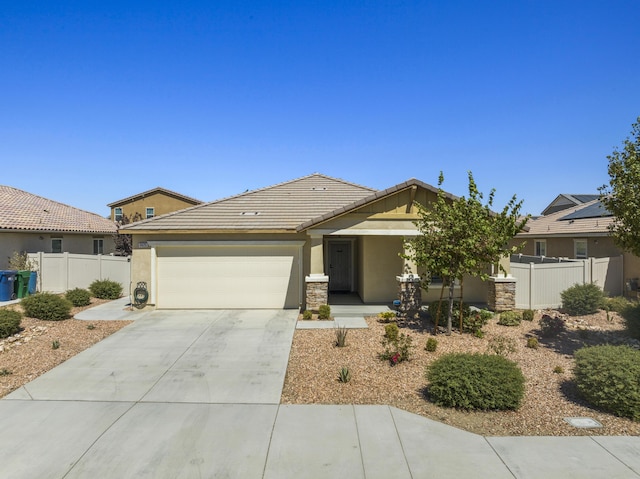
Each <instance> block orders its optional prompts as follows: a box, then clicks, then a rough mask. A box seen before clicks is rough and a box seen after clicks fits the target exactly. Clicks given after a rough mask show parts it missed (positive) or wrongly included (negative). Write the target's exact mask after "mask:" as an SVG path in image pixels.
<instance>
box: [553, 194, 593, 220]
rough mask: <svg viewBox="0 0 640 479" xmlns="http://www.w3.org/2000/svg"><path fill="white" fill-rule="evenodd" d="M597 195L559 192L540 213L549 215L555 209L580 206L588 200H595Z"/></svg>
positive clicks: (560, 209)
mask: <svg viewBox="0 0 640 479" xmlns="http://www.w3.org/2000/svg"><path fill="white" fill-rule="evenodd" d="M599 197H600V195H598V194H587V195H569V194H566V193H562V194H559V195H558V196H557V197H556V199H555V200H553V201H552V202H551V203H549V206H547V207H546V208H545V209H544V211H543V212H542V215H543V216H545V215H550V214H551V213H556V212H557V211H562V210H566V209H569V208H573V207H575V206H580V205H583V204H585V203H588V202H590V201H593V200H597V199H598V198H599Z"/></svg>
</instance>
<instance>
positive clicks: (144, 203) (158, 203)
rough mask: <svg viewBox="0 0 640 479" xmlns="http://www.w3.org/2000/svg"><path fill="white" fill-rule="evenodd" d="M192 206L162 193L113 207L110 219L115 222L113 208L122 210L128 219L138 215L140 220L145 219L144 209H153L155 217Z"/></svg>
mask: <svg viewBox="0 0 640 479" xmlns="http://www.w3.org/2000/svg"><path fill="white" fill-rule="evenodd" d="M191 206H194V205H193V203H191V202H187V201H184V200H180V199H178V198H175V197H173V196H168V195H166V194H164V193H152V194H150V195H149V196H146V197H144V198H138V199H135V200H133V201H131V202H129V203H124V204H121V205H117V206H114V207H113V208H111V219H112V220H113V221H115V212H114V210H115V208H116V207H118V208H122V213H123V214H124V215H126V216H127V217H128V218H129V219H131V218H133V216H134V215H135V214H136V213H138V214H140V216H142V219H145V218H146V208H154V209H155V216H160V215H164V214H166V213H171V212H173V211H178V210H183V209H185V208H189V207H191Z"/></svg>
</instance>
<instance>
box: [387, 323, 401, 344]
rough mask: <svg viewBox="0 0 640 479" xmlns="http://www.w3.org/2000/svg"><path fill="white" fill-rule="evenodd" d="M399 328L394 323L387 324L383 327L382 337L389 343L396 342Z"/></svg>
mask: <svg viewBox="0 0 640 479" xmlns="http://www.w3.org/2000/svg"><path fill="white" fill-rule="evenodd" d="M398 334H400V328H398V325H397V324H396V323H389V324H387V325H386V326H385V327H384V337H385V338H387V339H388V340H389V341H397V340H398Z"/></svg>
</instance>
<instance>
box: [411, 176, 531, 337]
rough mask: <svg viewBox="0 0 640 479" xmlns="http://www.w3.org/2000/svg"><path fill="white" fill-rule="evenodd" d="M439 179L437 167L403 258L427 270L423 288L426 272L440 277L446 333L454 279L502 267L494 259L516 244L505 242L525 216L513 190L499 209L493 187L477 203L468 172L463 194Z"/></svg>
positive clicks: (486, 273)
mask: <svg viewBox="0 0 640 479" xmlns="http://www.w3.org/2000/svg"><path fill="white" fill-rule="evenodd" d="M443 182H444V176H443V174H442V172H441V173H440V177H439V179H438V194H437V198H436V200H435V201H434V202H433V203H431V204H430V205H428V206H423V205H420V204H418V214H419V216H420V218H419V219H418V220H417V221H416V222H415V224H416V226H417V227H418V230H419V231H420V233H421V234H420V235H418V236H416V237H415V238H413V239H411V240H409V241H408V242H407V250H408V251H409V253H408V254H407V255H405V258H407V259H409V260H412V261H413V262H415V264H416V265H417V266H419V267H424V269H425V270H426V271H427V276H428V278H427V279H426V280H425V281H424V282H423V285H422V286H423V288H425V289H428V288H429V282H430V277H431V276H440V277H442V279H443V287H447V288H448V291H449V293H448V296H449V303H448V304H449V308H448V312H447V334H451V326H452V325H451V322H452V316H453V294H454V286H455V281H456V280H458V281H460V282H462V281H463V279H464V277H465V276H467V275H469V276H475V277H480V278H482V279H483V280H486V279H488V277H489V272H490V267H491V266H492V265H497V266H498V267H499V268H500V270H502V271H504V269H503V267H502V266H501V265H500V264H499V263H500V259H501V258H502V257H506V256H509V255H510V254H511V253H514V252H516V251H517V250H518V249H519V248H517V247H509V246H508V242H509V240H511V239H512V238H513V237H514V236H515V235H516V234H517V233H518V232H519V231H520V230H522V228H523V227H524V225H525V224H526V222H527V220H528V217H527V218H524V219H522V218H520V215H519V212H520V208H521V207H522V201H520V202H518V201H517V200H516V196H515V195H514V196H513V197H512V198H511V200H510V201H509V203H508V204H507V205H506V206H505V207H504V208H503V210H502V211H501V212H500V213H494V212H493V211H492V210H491V208H492V207H493V201H494V196H495V189H494V190H491V193H490V194H489V200H488V202H487V204H483V203H482V201H483V195H482V193H480V192H479V191H478V188H477V186H476V183H475V181H474V179H473V175H472V174H471V172H469V197H468V198H465V197H460V198H456V197H454V196H452V195H449V194H447V193H445V192H444V191H443V190H442V188H441V186H442V183H443Z"/></svg>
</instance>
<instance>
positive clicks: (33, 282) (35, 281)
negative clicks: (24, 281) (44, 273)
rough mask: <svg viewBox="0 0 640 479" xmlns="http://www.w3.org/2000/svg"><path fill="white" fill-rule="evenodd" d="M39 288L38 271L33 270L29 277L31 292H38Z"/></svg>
mask: <svg viewBox="0 0 640 479" xmlns="http://www.w3.org/2000/svg"><path fill="white" fill-rule="evenodd" d="M37 289H38V272H37V271H32V272H31V277H30V278H29V294H36V290H37Z"/></svg>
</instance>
